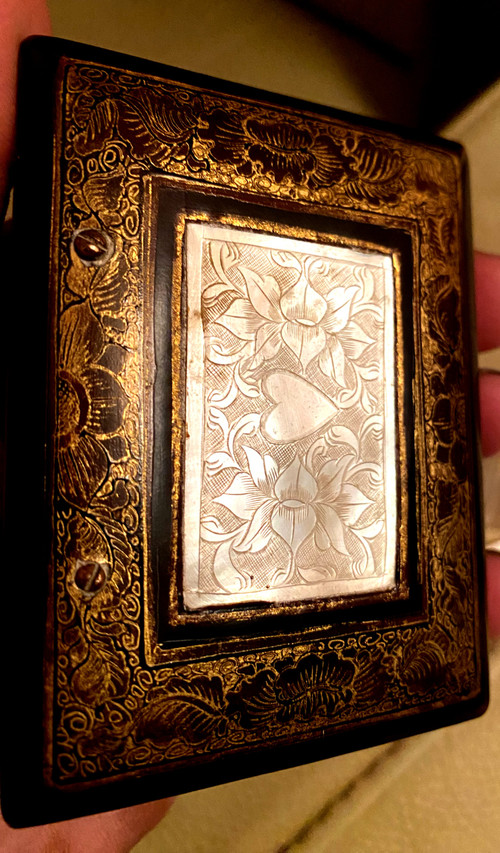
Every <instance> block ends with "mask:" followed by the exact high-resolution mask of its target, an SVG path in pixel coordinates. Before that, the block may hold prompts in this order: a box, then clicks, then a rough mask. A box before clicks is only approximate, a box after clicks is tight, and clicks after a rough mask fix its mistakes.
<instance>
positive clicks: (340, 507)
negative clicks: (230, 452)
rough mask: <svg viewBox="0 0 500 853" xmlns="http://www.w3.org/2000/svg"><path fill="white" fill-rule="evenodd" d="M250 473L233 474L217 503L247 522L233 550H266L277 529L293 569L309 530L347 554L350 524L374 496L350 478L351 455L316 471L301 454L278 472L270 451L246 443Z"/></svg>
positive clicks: (318, 542)
mask: <svg viewBox="0 0 500 853" xmlns="http://www.w3.org/2000/svg"><path fill="white" fill-rule="evenodd" d="M243 450H244V451H245V454H246V457H247V461H248V473H247V472H245V471H241V472H239V473H238V474H236V476H235V477H234V479H233V481H232V482H231V484H230V486H229V488H228V489H227V491H226V492H224V494H222V495H220V496H219V497H217V498H215V499H214V501H215V503H218V504H221V505H222V506H225V507H226V508H227V509H229V510H230V511H231V512H232V513H233V515H235V516H236V517H237V518H239V519H241V520H243V521H246V522H248V523H247V525H246V527H244V528H243V530H242V532H241V534H240V536H239V537H238V538H237V539H235V541H234V543H233V548H234V550H235V551H241V552H244V551H248V552H250V553H257V552H259V551H262V550H263V549H264V548H265V547H266V546H267V545H268V544H269V541H270V539H271V537H272V536H273V535H278V536H279V537H280V538H281V539H282V540H283V541H284V542H286V544H287V545H288V547H289V548H290V551H291V554H292V568H293V569H294V563H295V558H296V555H297V551H298V549H299V548H300V546H301V545H302V543H303V542H305V541H306V539H308V537H309V536H311V535H314V544H315V546H316V547H317V548H319V550H321V551H325V550H326V549H327V548H330V547H333V548H334V549H335V550H337V551H338V552H339V553H341V554H346V555H347V554H348V553H349V552H348V550H347V546H346V541H345V533H346V529H348V528H349V527H351V526H353V525H355V524H356V522H357V521H358V519H359V518H360V516H361V515H362V513H363V512H364V511H365V509H367V508H368V507H369V506H370V504H371V503H372V501H371V500H370V498H368V497H366V495H364V494H363V493H362V492H361V491H360V489H358V488H357V486H354V485H353V484H352V483H349V482H348V481H347V477H346V471H347V470H348V466H349V463H350V462H351V461H352V457H351V456H344V457H342V458H341V459H332V460H329V461H328V462H326V463H325V464H324V465H323V466H322V467H321V469H320V470H319V472H318V474H317V476H316V477H315V476H314V475H313V474H312V473H311V471H309V470H308V469H307V468H306V467H305V465H304V464H303V463H302V462H301V460H300V458H299V456H298V455H296V456H295V457H294V459H293V460H292V461H291V462H290V463H289V464H288V465H287V466H286V467H284V468H283V470H282V471H281V472H280V471H279V469H278V466H277V464H276V462H275V460H274V459H273V458H272V457H271V456H270V455H268V454H265V455H264V456H261V455H260V453H258V452H257V451H256V450H254V449H253V448H251V447H247V446H244V447H243Z"/></svg>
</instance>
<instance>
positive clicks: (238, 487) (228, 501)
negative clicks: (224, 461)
mask: <svg viewBox="0 0 500 853" xmlns="http://www.w3.org/2000/svg"><path fill="white" fill-rule="evenodd" d="M264 501H265V495H263V494H262V492H261V490H260V489H258V488H257V487H256V486H255V484H254V482H253V480H252V478H251V476H250V475H249V474H247V473H245V472H240V473H239V474H236V476H235V478H234V480H233V481H232V483H231V485H230V486H229V488H228V489H226V491H225V492H224V494H222V495H219V497H217V498H214V503H217V504H221V506H225V507H226V508H227V509H228V510H230V511H231V512H232V513H233V515H235V516H236V517H237V518H241V519H244V520H245V521H250V520H251V519H252V517H253V514H254V512H255V511H256V510H257V509H258V508H259V506H261V505H262V503H263V502H264Z"/></svg>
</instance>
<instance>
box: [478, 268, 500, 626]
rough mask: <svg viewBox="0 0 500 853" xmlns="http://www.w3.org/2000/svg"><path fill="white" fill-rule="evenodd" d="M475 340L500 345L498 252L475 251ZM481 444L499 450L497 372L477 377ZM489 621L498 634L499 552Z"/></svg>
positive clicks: (489, 575) (489, 572) (490, 581)
mask: <svg viewBox="0 0 500 853" xmlns="http://www.w3.org/2000/svg"><path fill="white" fill-rule="evenodd" d="M475 277H476V310H477V342H478V348H479V350H480V351H482V350H489V349H492V348H493V347H498V346H500V256H495V255H486V254H482V253H481V252H476V255H475ZM479 403H480V414H481V444H482V450H483V454H484V455H485V456H491V455H492V454H493V453H497V452H498V451H500V374H498V375H497V374H494V373H484V374H482V375H480V377H479ZM486 579H487V594H488V623H489V628H490V633H491V634H492V636H500V554H493V553H491V554H487V557H486Z"/></svg>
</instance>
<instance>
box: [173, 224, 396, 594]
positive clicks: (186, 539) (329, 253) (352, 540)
mask: <svg viewBox="0 0 500 853" xmlns="http://www.w3.org/2000/svg"><path fill="white" fill-rule="evenodd" d="M185 267H186V269H185V282H186V287H187V303H188V334H187V394H186V421H187V438H186V457H185V492H184V494H185V499H184V508H183V509H184V512H183V517H184V524H183V553H184V573H183V596H184V603H185V606H186V607H187V608H188V609H191V610H195V609H199V608H202V607H206V606H211V607H213V606H217V605H220V606H223V605H228V604H229V605H241V604H247V603H256V602H259V601H262V602H265V601H267V602H275V603H278V604H279V603H285V602H287V603H289V602H294V601H295V602H299V601H301V600H304V599H311V598H331V597H336V596H344V595H353V594H354V595H355V594H356V593H367V592H376V591H380V590H386V589H389V588H391V587H392V586H394V585H395V582H396V578H395V548H396V460H395V444H396V442H395V391H394V386H395V383H394V296H393V293H394V277H393V266H392V258H391V256H390V255H387V254H383V253H382V252H375V251H363V250H361V249H358V248H348V247H345V246H338V245H333V244H325V243H313V242H309V241H307V240H301V239H290V238H288V237H283V236H281V235H276V234H265V233H261V232H257V231H252V230H250V229H242V228H235V227H230V226H221V225H208V224H205V223H202V222H201V223H200V222H190V223H188V224H187V228H186V245H185Z"/></svg>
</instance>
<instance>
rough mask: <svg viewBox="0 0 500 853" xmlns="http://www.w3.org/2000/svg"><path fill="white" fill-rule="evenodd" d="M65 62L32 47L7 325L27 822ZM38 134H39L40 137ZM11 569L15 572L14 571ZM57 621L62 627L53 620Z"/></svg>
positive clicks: (15, 709)
mask: <svg viewBox="0 0 500 853" xmlns="http://www.w3.org/2000/svg"><path fill="white" fill-rule="evenodd" d="M57 64H58V57H57V55H56V54H54V53H53V52H49V53H48V54H47V51H46V44H42V43H41V42H39V43H36V42H33V43H32V44H30V45H29V48H28V49H26V48H23V49H22V60H21V61H20V66H19V100H18V112H17V148H16V150H17V159H16V161H15V163H14V167H13V172H14V175H13V176H14V188H15V190H14V228H13V245H12V250H13V263H12V275H13V279H12V281H10V282H8V286H7V287H6V288H5V297H6V300H7V305H6V310H5V313H4V321H5V324H6V326H13V327H14V328H16V329H17V335H16V338H12V339H11V340H15V343H16V345H15V348H13V349H12V351H11V352H10V353H9V363H8V396H7V399H8V402H7V465H6V513H5V555H6V559H5V562H4V566H3V581H2V585H3V596H4V597H3V602H4V616H3V618H2V620H1V622H2V643H1V647H2V655H3V664H2V666H3V669H2V675H3V679H4V680H3V683H4V690H5V693H4V697H3V702H2V703H1V704H2V722H1V743H2V755H1V772H2V809H3V813H4V816H5V818H6V820H8V821H9V822H12V823H13V824H19V825H24V824H26V823H30V822H38V821H41V820H42V819H44V816H45V814H46V813H49V811H50V809H49V806H48V802H49V801H48V800H45V798H44V794H43V785H44V783H43V765H44V752H43V749H44V747H43V728H42V726H43V719H44V680H43V674H44V647H45V642H49V643H50V642H51V638H50V636H48V637H47V636H46V627H45V626H46V622H47V619H46V616H47V613H46V607H47V601H48V593H49V590H48V586H47V584H48V571H47V567H48V564H49V562H50V544H51V519H50V505H49V499H48V494H49V490H50V483H49V482H48V480H47V476H48V472H49V470H50V469H49V466H48V465H47V456H48V454H49V453H50V436H51V435H52V433H53V430H52V429H51V424H50V423H49V421H48V419H49V417H50V406H48V399H49V390H48V388H47V377H48V376H49V375H50V370H49V359H50V352H49V341H50V332H49V324H50V316H51V305H50V287H49V263H50V223H51V184H52V144H53V142H52V140H53V128H54V116H53V110H54V96H53V86H54V79H55V73H56V69H57ZM34 129H36V132H34ZM6 569H8V570H7V571H6ZM48 621H49V623H50V622H51V621H52V620H51V619H49V620H48Z"/></svg>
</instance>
